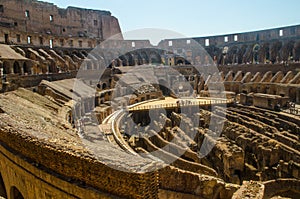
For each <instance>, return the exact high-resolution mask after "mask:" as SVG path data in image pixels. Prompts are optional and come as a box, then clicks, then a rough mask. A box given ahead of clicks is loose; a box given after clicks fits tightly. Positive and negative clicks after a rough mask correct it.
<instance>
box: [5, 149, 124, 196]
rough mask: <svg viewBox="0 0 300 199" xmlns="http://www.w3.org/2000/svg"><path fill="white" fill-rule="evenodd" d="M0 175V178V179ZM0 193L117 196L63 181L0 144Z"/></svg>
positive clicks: (9, 194) (8, 194)
mask: <svg viewBox="0 0 300 199" xmlns="http://www.w3.org/2000/svg"><path fill="white" fill-rule="evenodd" d="M1 178H2V179H1ZM1 180H2V181H3V187H1V186H0V197H4V198H7V199H14V198H16V197H17V195H16V194H15V193H14V192H16V191H13V190H18V192H19V193H21V195H22V196H23V197H24V198H107V199H108V198H118V197H117V196H113V195H110V194H105V193H103V192H100V191H96V190H93V189H86V188H83V187H81V186H79V185H78V184H75V183H71V182H67V181H65V180H63V179H61V178H58V177H57V176H55V175H52V174H50V173H48V172H46V171H45V170H43V169H41V168H39V166H38V164H36V165H35V164H31V163H29V162H27V161H25V160H24V159H22V158H20V156H18V155H16V154H14V153H12V152H11V151H9V150H7V149H6V148H4V147H3V146H2V145H0V181H1Z"/></svg>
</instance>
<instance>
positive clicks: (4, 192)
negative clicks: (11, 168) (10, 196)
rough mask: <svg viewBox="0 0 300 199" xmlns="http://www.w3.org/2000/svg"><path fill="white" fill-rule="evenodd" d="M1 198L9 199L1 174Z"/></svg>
mask: <svg viewBox="0 0 300 199" xmlns="http://www.w3.org/2000/svg"><path fill="white" fill-rule="evenodd" d="M0 197H3V198H7V193H6V189H5V184H4V180H3V178H2V175H1V173H0Z"/></svg>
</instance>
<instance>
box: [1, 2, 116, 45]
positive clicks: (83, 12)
mask: <svg viewBox="0 0 300 199" xmlns="http://www.w3.org/2000/svg"><path fill="white" fill-rule="evenodd" d="M0 26H1V31H0V42H5V43H15V44H29V45H37V46H53V47H55V46H62V47H64V46H65V47H78V48H92V47H95V45H96V44H98V43H99V42H101V41H103V40H105V39H107V38H109V37H110V36H112V35H115V34H119V33H121V29H120V26H119V22H118V19H117V18H115V17H113V16H111V13H110V12H108V11H100V10H91V9H81V8H75V7H68V8H67V9H62V8H58V7H57V6H56V5H54V4H51V3H46V2H41V1H36V0H26V1H19V0H13V1H11V0H3V1H1V3H0ZM119 39H122V36H121V35H120V37H119ZM29 40H30V41H29ZM50 42H51V45H50Z"/></svg>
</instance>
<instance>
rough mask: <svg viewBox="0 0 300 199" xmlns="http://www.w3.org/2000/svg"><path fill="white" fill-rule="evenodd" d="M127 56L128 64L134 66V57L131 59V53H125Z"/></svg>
mask: <svg viewBox="0 0 300 199" xmlns="http://www.w3.org/2000/svg"><path fill="white" fill-rule="evenodd" d="M125 56H126V57H127V60H128V65H129V66H134V65H135V64H134V59H133V55H132V54H131V53H126V55H125Z"/></svg>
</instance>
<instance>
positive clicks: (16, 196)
mask: <svg viewBox="0 0 300 199" xmlns="http://www.w3.org/2000/svg"><path fill="white" fill-rule="evenodd" d="M10 195H11V199H24V197H23V195H22V194H21V192H20V191H19V190H18V189H17V188H16V187H15V186H14V187H12V188H11V190H10Z"/></svg>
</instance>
